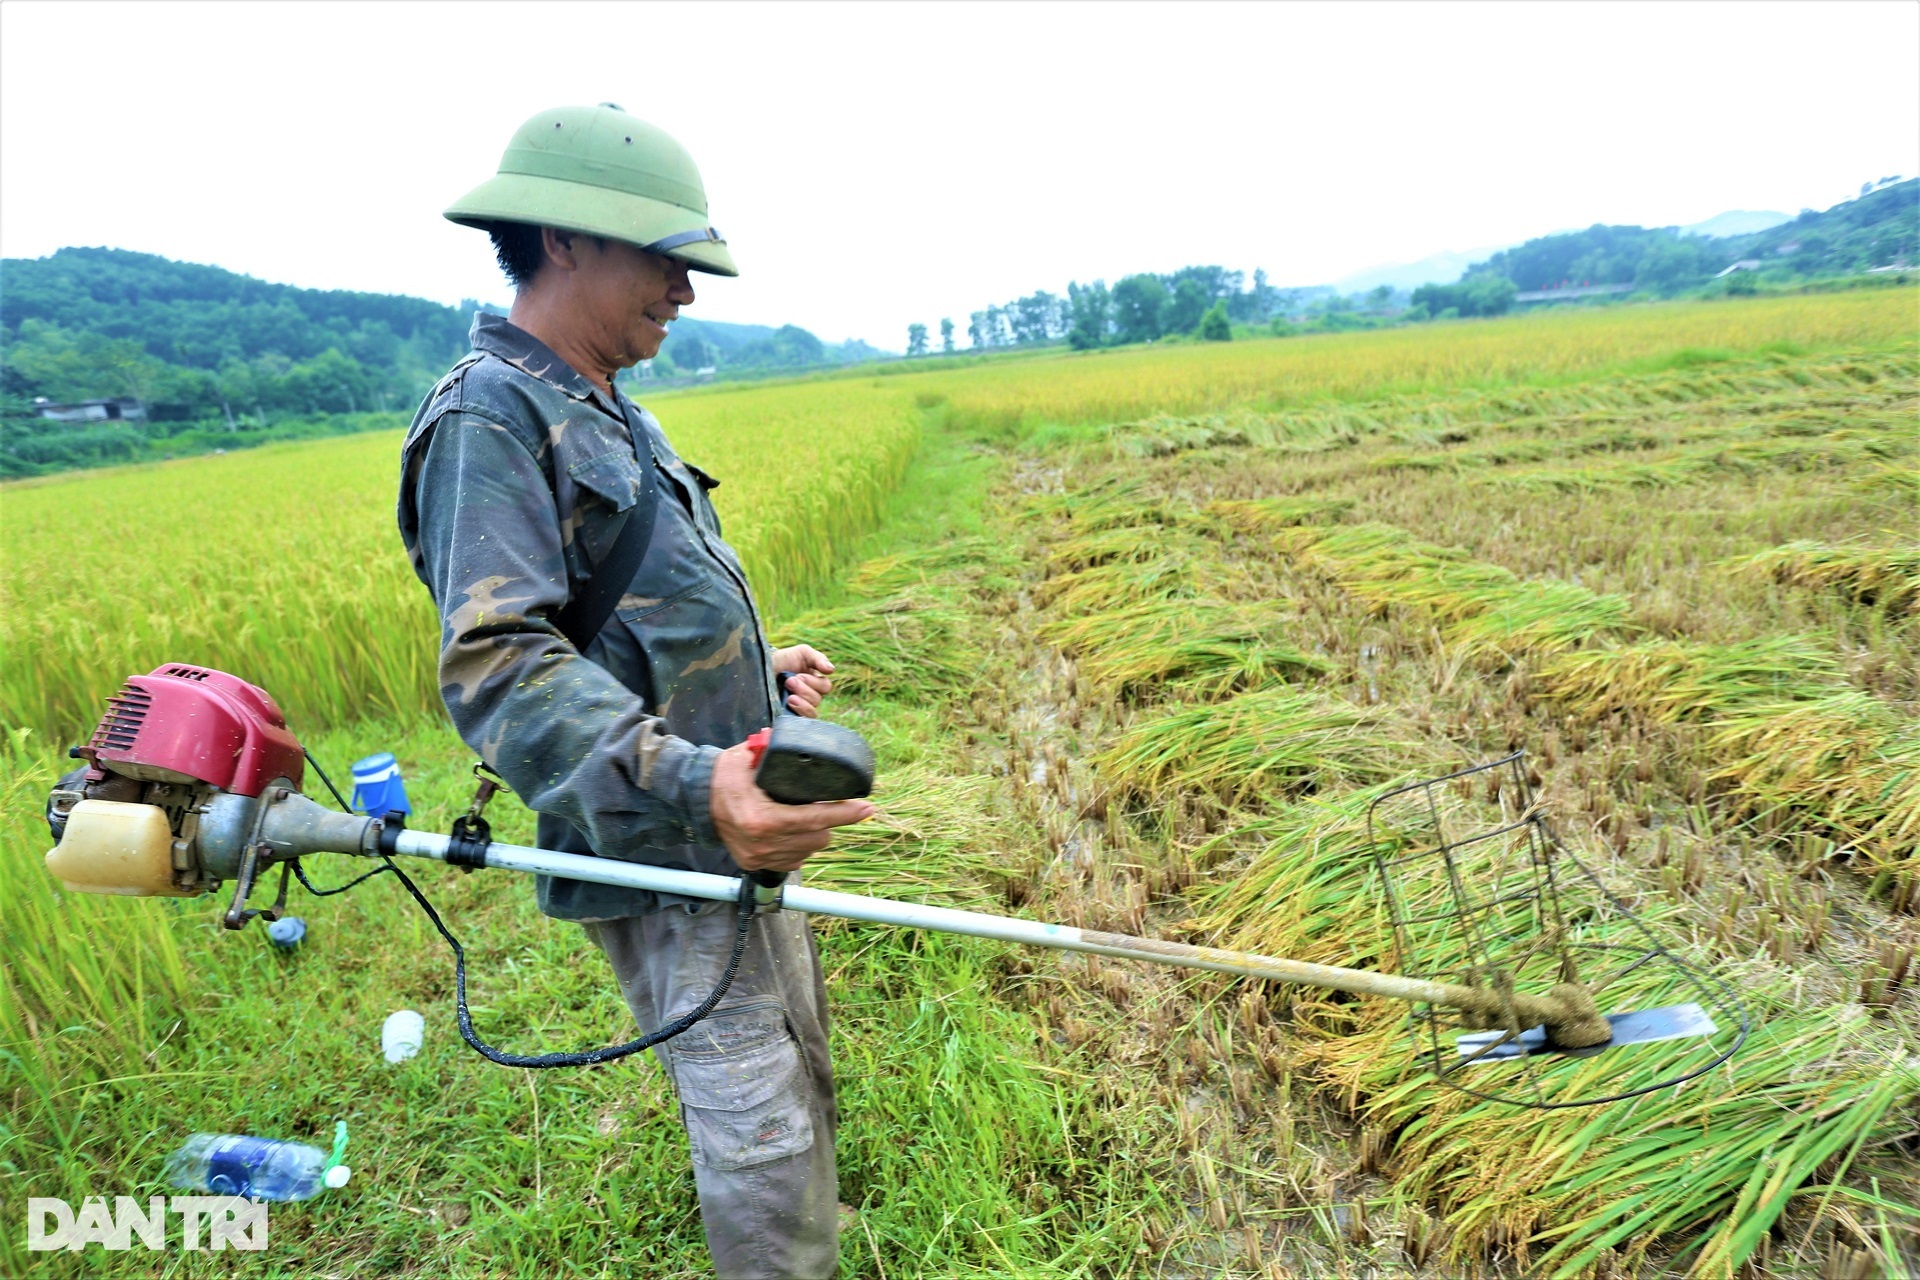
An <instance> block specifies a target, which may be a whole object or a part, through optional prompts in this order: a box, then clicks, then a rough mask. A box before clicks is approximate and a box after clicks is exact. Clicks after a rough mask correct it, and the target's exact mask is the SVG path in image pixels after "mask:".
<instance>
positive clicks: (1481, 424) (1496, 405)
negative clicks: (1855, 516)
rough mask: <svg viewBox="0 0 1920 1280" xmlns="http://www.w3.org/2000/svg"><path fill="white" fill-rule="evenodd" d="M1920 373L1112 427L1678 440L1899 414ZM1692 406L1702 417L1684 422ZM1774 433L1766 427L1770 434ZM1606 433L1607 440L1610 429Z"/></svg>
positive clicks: (1280, 442) (1884, 360)
mask: <svg viewBox="0 0 1920 1280" xmlns="http://www.w3.org/2000/svg"><path fill="white" fill-rule="evenodd" d="M1916 376H1920V367H1917V365H1916V362H1915V361H1914V360H1913V358H1912V357H1911V356H1909V355H1906V354H1903V353H1888V352H1871V353H1859V354H1856V355H1853V356H1847V357H1839V358H1835V357H1821V358H1816V359H1799V360H1793V361H1780V362H1777V363H1768V364H1762V365H1759V366H1757V367H1756V366H1751V365H1750V366H1746V367H1742V368H1737V369H1733V370H1725V371H1712V370H1692V371H1688V372H1684V373H1678V374H1676V373H1670V372H1669V373H1660V374H1653V375H1645V376H1641V377H1637V378H1609V379H1602V380H1597V381H1592V382H1583V383H1575V384H1571V385H1566V386H1557V387H1514V388H1504V389H1501V390H1498V391H1487V392H1454V393H1451V394H1447V395H1442V396H1433V395H1424V396H1394V397H1389V398H1386V399H1382V400H1375V401H1370V402H1363V403H1359V404H1331V405H1325V406H1316V407H1311V408H1303V409H1294V410H1289V411H1287V412H1284V413H1263V412H1259V411H1254V410H1238V411H1233V412H1226V413H1215V414H1208V415H1202V416H1196V417H1170V416H1164V415H1163V416H1158V417H1153V418H1147V419H1142V420H1140V421H1135V422H1123V423H1119V424H1117V425H1115V426H1113V427H1111V428H1109V429H1108V430H1109V438H1110V440H1111V443H1112V447H1113V450H1114V452H1115V453H1116V454H1117V455H1118V456H1120V457H1123V458H1158V457H1167V456H1171V455H1174V454H1179V453H1184V452H1188V451H1190V450H1195V449H1206V448H1214V447H1219V446H1232V447H1244V448H1253V449H1262V450H1276V451H1281V452H1289V453H1304V454H1313V453H1323V452H1328V451H1331V450H1339V449H1344V448H1350V447H1352V446H1354V445H1357V444H1359V443H1361V442H1362V441H1365V440H1371V439H1383V440H1389V441H1394V442H1397V443H1401V444H1406V445H1412V446H1416V447H1424V448H1435V449H1437V448H1443V447H1446V446H1450V445H1458V444H1464V443H1467V442H1470V441H1472V440H1474V439H1476V438H1478V437H1479V436H1480V435H1481V434H1483V433H1491V434H1496V435H1498V436H1500V437H1502V438H1506V437H1510V436H1515V435H1521V434H1526V435H1546V436H1548V437H1549V438H1550V437H1551V435H1552V434H1553V433H1557V432H1560V431H1564V430H1572V431H1573V432H1574V433H1575V434H1576V436H1592V435H1593V434H1594V431H1593V429H1594V428H1596V427H1601V428H1609V429H1611V431H1612V433H1613V434H1615V435H1618V434H1620V433H1621V432H1622V431H1623V430H1624V429H1625V428H1626V427H1627V426H1628V425H1629V424H1640V425H1643V426H1646V427H1653V428H1655V429H1656V430H1657V431H1658V434H1660V435H1662V436H1665V437H1667V438H1669V439H1671V438H1672V437H1674V436H1676V435H1681V434H1686V433H1687V432H1688V431H1689V430H1698V429H1700V428H1699V424H1698V422H1697V418H1698V415H1699V414H1701V413H1706V414H1711V415H1713V416H1714V417H1716V418H1732V419H1737V420H1739V421H1740V422H1742V423H1747V424H1753V423H1755V422H1759V423H1762V424H1768V423H1770V422H1774V423H1778V424H1779V425H1781V426H1782V427H1784V428H1785V429H1786V430H1789V431H1790V430H1792V424H1793V423H1794V422H1796V421H1797V422H1799V423H1801V424H1803V425H1802V426H1801V432H1802V433H1804V432H1805V429H1806V425H1805V424H1812V423H1820V422H1824V423H1825V424H1826V425H1827V426H1828V428H1829V429H1831V428H1837V427H1841V426H1844V425H1845V424H1846V423H1847V421H1848V420H1849V419H1852V418H1857V417H1858V416H1859V415H1860V413H1861V412H1863V411H1874V410H1882V409H1886V408H1890V407H1891V406H1893V405H1895V404H1896V403H1897V402H1898V401H1899V400H1900V399H1901V398H1902V397H1903V396H1911V394H1912V392H1913V387H1912V385H1911V384H1912V381H1913V379H1914V378H1915V377H1916ZM1681 408H1686V409H1688V410H1690V411H1691V413H1692V416H1691V417H1689V418H1687V419H1683V420H1681V425H1680V426H1679V427H1677V428H1676V426H1675V425H1674V418H1675V413H1676V411H1677V410H1679V409H1681ZM1760 429H1761V430H1762V431H1764V430H1765V429H1766V428H1765V426H1764V425H1763V426H1762V427H1761V428H1760ZM1602 434H1603V436H1604V434H1605V433H1602Z"/></svg>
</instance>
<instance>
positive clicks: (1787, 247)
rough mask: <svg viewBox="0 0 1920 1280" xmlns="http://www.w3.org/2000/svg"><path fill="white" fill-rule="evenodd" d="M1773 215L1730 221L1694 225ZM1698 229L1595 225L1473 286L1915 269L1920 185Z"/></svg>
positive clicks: (1512, 253)
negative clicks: (1713, 231)
mask: <svg viewBox="0 0 1920 1280" xmlns="http://www.w3.org/2000/svg"><path fill="white" fill-rule="evenodd" d="M1773 216H1774V215H1771V214H1744V213H1743V214H1722V215H1721V216H1720V217H1719V218H1712V219H1709V220H1708V222H1706V223H1696V224H1695V226H1696V227H1703V226H1708V225H1711V224H1714V223H1720V224H1722V225H1736V221H1735V220H1737V219H1739V218H1756V217H1758V218H1769V219H1770V218H1772V217H1773ZM1690 230H1692V229H1690V228H1685V227H1638V226H1603V225H1600V224H1595V225H1594V226H1591V227H1588V228H1587V229H1586V230H1584V231H1563V232H1558V233H1556V234H1554V235H1550V236H1541V237H1539V238H1537V239H1533V240H1529V241H1527V242H1526V243H1525V244H1520V245H1515V246H1514V247H1513V248H1511V249H1503V250H1501V251H1500V252H1499V253H1496V254H1494V255H1493V256H1492V257H1491V258H1489V259H1487V260H1486V261H1485V262H1477V263H1475V264H1474V265H1473V266H1472V268H1471V269H1469V271H1468V272H1467V276H1466V282H1467V283H1469V284H1471V283H1472V282H1474V281H1476V280H1479V279H1482V278H1485V277H1501V278H1503V279H1505V280H1508V281H1510V282H1512V285H1513V287H1514V288H1515V289H1517V290H1519V291H1520V292H1522V293H1527V292H1542V291H1554V290H1560V289H1570V288H1583V287H1589V286H1605V285H1616V286H1625V287H1627V288H1631V289H1633V290H1636V291H1641V292H1648V293H1658V294H1672V293H1676V292H1678V291H1680V290H1682V289H1689V288H1693V287H1696V286H1699V285H1703V284H1705V283H1707V282H1708V281H1709V280H1713V279H1715V278H1716V277H1721V276H1724V275H1727V274H1729V273H1731V274H1734V275H1740V276H1742V277H1743V278H1742V279H1741V280H1740V281H1739V282H1738V285H1739V287H1740V288H1742V289H1745V288H1749V287H1750V286H1752V285H1753V284H1754V283H1755V282H1756V280H1758V281H1774V282H1785V281H1788V280H1795V279H1807V278H1810V277H1822V276H1840V275H1850V274H1854V273H1857V272H1867V271H1876V270H1887V269H1891V268H1897V267H1911V266H1913V265H1915V264H1916V263H1920V179H1916V178H1908V179H1906V180H1905V181H1903V182H1897V183H1894V184H1892V185H1889V186H1883V187H1878V188H1876V189H1873V190H1871V191H1869V192H1868V193H1867V194H1864V195H1862V196H1859V197H1858V198H1856V199H1853V200H1843V201H1841V202H1840V203H1839V204H1836V205H1834V206H1833V207H1832V208H1830V209H1826V210H1814V209H1808V210H1805V211H1804V212H1802V213H1800V214H1799V215H1798V216H1796V217H1793V218H1786V219H1782V220H1780V221H1778V222H1774V223H1771V225H1769V226H1766V227H1764V228H1762V229H1761V230H1758V231H1750V232H1744V233H1741V234H1735V235H1708V234H1702V233H1698V232H1696V233H1694V234H1687V233H1688V232H1689V231H1690ZM1748 273H1751V274H1748ZM1728 287H1730V288H1731V287H1733V286H1731V285H1730V286H1728ZM1415 301H1416V302H1418V301H1419V299H1417V298H1416V299H1415ZM1461 314H1466V312H1464V311H1462V313H1461Z"/></svg>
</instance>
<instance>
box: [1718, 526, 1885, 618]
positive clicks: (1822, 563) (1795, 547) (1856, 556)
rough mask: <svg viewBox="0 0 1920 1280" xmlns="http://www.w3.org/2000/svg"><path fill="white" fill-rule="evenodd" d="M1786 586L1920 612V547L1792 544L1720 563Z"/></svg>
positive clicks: (1881, 606) (1731, 568)
mask: <svg viewBox="0 0 1920 1280" xmlns="http://www.w3.org/2000/svg"><path fill="white" fill-rule="evenodd" d="M1721 567H1722V568H1725V569H1729V570H1731V571H1733V572H1735V573H1744V574H1748V575H1750V576H1754V577H1760V578H1768V579H1771V580H1772V581H1774V582H1778V583H1781V584H1783V585H1786V586H1794V587H1806V588H1808V589H1811V590H1817V591H1834V592H1838V593H1839V594H1841V595H1843V596H1845V597H1846V598H1847V599H1849V600H1852V601H1853V602H1855V603H1856V604H1867V605H1874V606H1876V607H1879V608H1883V609H1885V610H1886V611H1887V612H1889V613H1920V542H1913V541H1907V542H1904V543H1899V544H1896V545H1892V546H1866V545H1862V544H1860V543H1846V544H1842V545H1835V544H1833V543H1827V542H1812V541H1800V542H1789V543H1787V544H1786V545H1785V546H1779V547H1773V548H1770V549H1768V550H1766V551H1761V552H1758V553H1756V554H1754V555H1750V556H1743V557H1741V558H1739V559H1736V560H1729V561H1725V562H1723V563H1722V566H1721Z"/></svg>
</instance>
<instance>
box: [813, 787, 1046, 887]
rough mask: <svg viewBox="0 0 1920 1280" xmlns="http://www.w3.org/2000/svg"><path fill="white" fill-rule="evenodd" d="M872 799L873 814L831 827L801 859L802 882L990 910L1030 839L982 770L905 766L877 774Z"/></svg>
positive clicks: (1014, 869) (1017, 867)
mask: <svg viewBox="0 0 1920 1280" xmlns="http://www.w3.org/2000/svg"><path fill="white" fill-rule="evenodd" d="M873 801H874V803H875V804H876V805H877V806H878V807H879V810H880V812H879V813H878V814H877V815H875V816H874V817H873V818H871V819H869V820H868V821H866V822H863V823H860V824H859V825H858V826H852V827H841V828H839V829H838V830H837V831H835V832H834V837H833V843H832V844H831V845H829V846H828V847H827V848H826V849H825V850H824V851H822V852H821V853H819V854H817V855H815V856H814V857H813V858H811V859H809V860H808V862H807V870H806V880H807V883H808V884H810V885H817V886H819V887H822V888H827V889H840V890H843V891H845V892H848V893H866V894H873V895H876V896H878V897H883V898H908V899H912V900H915V901H920V900H933V899H939V900H943V901H945V902H947V903H948V905H952V906H960V907H968V908H972V909H974V910H992V909H994V904H995V903H997V902H999V901H1000V900H1001V895H1000V893H999V892H998V888H997V886H998V882H999V881H1000V880H1001V879H1003V878H1005V877H1007V876H1010V875H1013V874H1016V873H1017V872H1018V870H1019V865H1018V863H1019V857H1020V855H1018V854H1016V853H1015V852H1014V851H1015V850H1016V849H1019V848H1022V847H1026V846H1030V845H1031V843H1032V841H1033V838H1034V837H1033V833H1032V832H1031V831H1030V830H1028V829H1027V827H1026V826H1025V825H1024V824H1022V823H1021V822H1020V821H1019V820H1018V819H1016V818H1015V817H1013V816H1012V815H1011V814H1010V813H1008V812H1003V810H1002V802H1001V796H1000V792H999V788H998V787H997V786H996V784H995V780H994V779H993V778H991V777H988V776H985V775H979V774H963V775H959V776H954V775H950V774H944V773H941V772H938V771H937V770H936V769H934V768H932V767H931V766H928V765H926V764H917V765H908V766H906V767H905V768H902V769H892V770H888V771H886V772H885V773H883V774H882V775H881V776H880V779H879V783H878V789H877V790H876V791H875V793H874V795H873Z"/></svg>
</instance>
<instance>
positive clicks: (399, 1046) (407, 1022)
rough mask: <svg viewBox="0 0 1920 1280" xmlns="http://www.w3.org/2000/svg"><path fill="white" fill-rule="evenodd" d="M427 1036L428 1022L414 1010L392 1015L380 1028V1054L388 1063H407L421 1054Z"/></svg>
mask: <svg viewBox="0 0 1920 1280" xmlns="http://www.w3.org/2000/svg"><path fill="white" fill-rule="evenodd" d="M426 1034H427V1020H426V1019H425V1018H423V1017H421V1016H420V1015H419V1014H418V1013H416V1012H414V1011H413V1010H412V1009H401V1010H399V1011H398V1012H397V1013H390V1014H388V1015H387V1020H386V1021H385V1022H384V1023H382V1024H381V1026H380V1052H381V1053H383V1054H385V1055H386V1059H387V1061H388V1062H405V1061H406V1060H407V1059H408V1058H411V1057H412V1056H413V1055H414V1054H416V1053H419V1052H420V1042H421V1041H422V1040H423V1039H425V1038H426Z"/></svg>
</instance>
